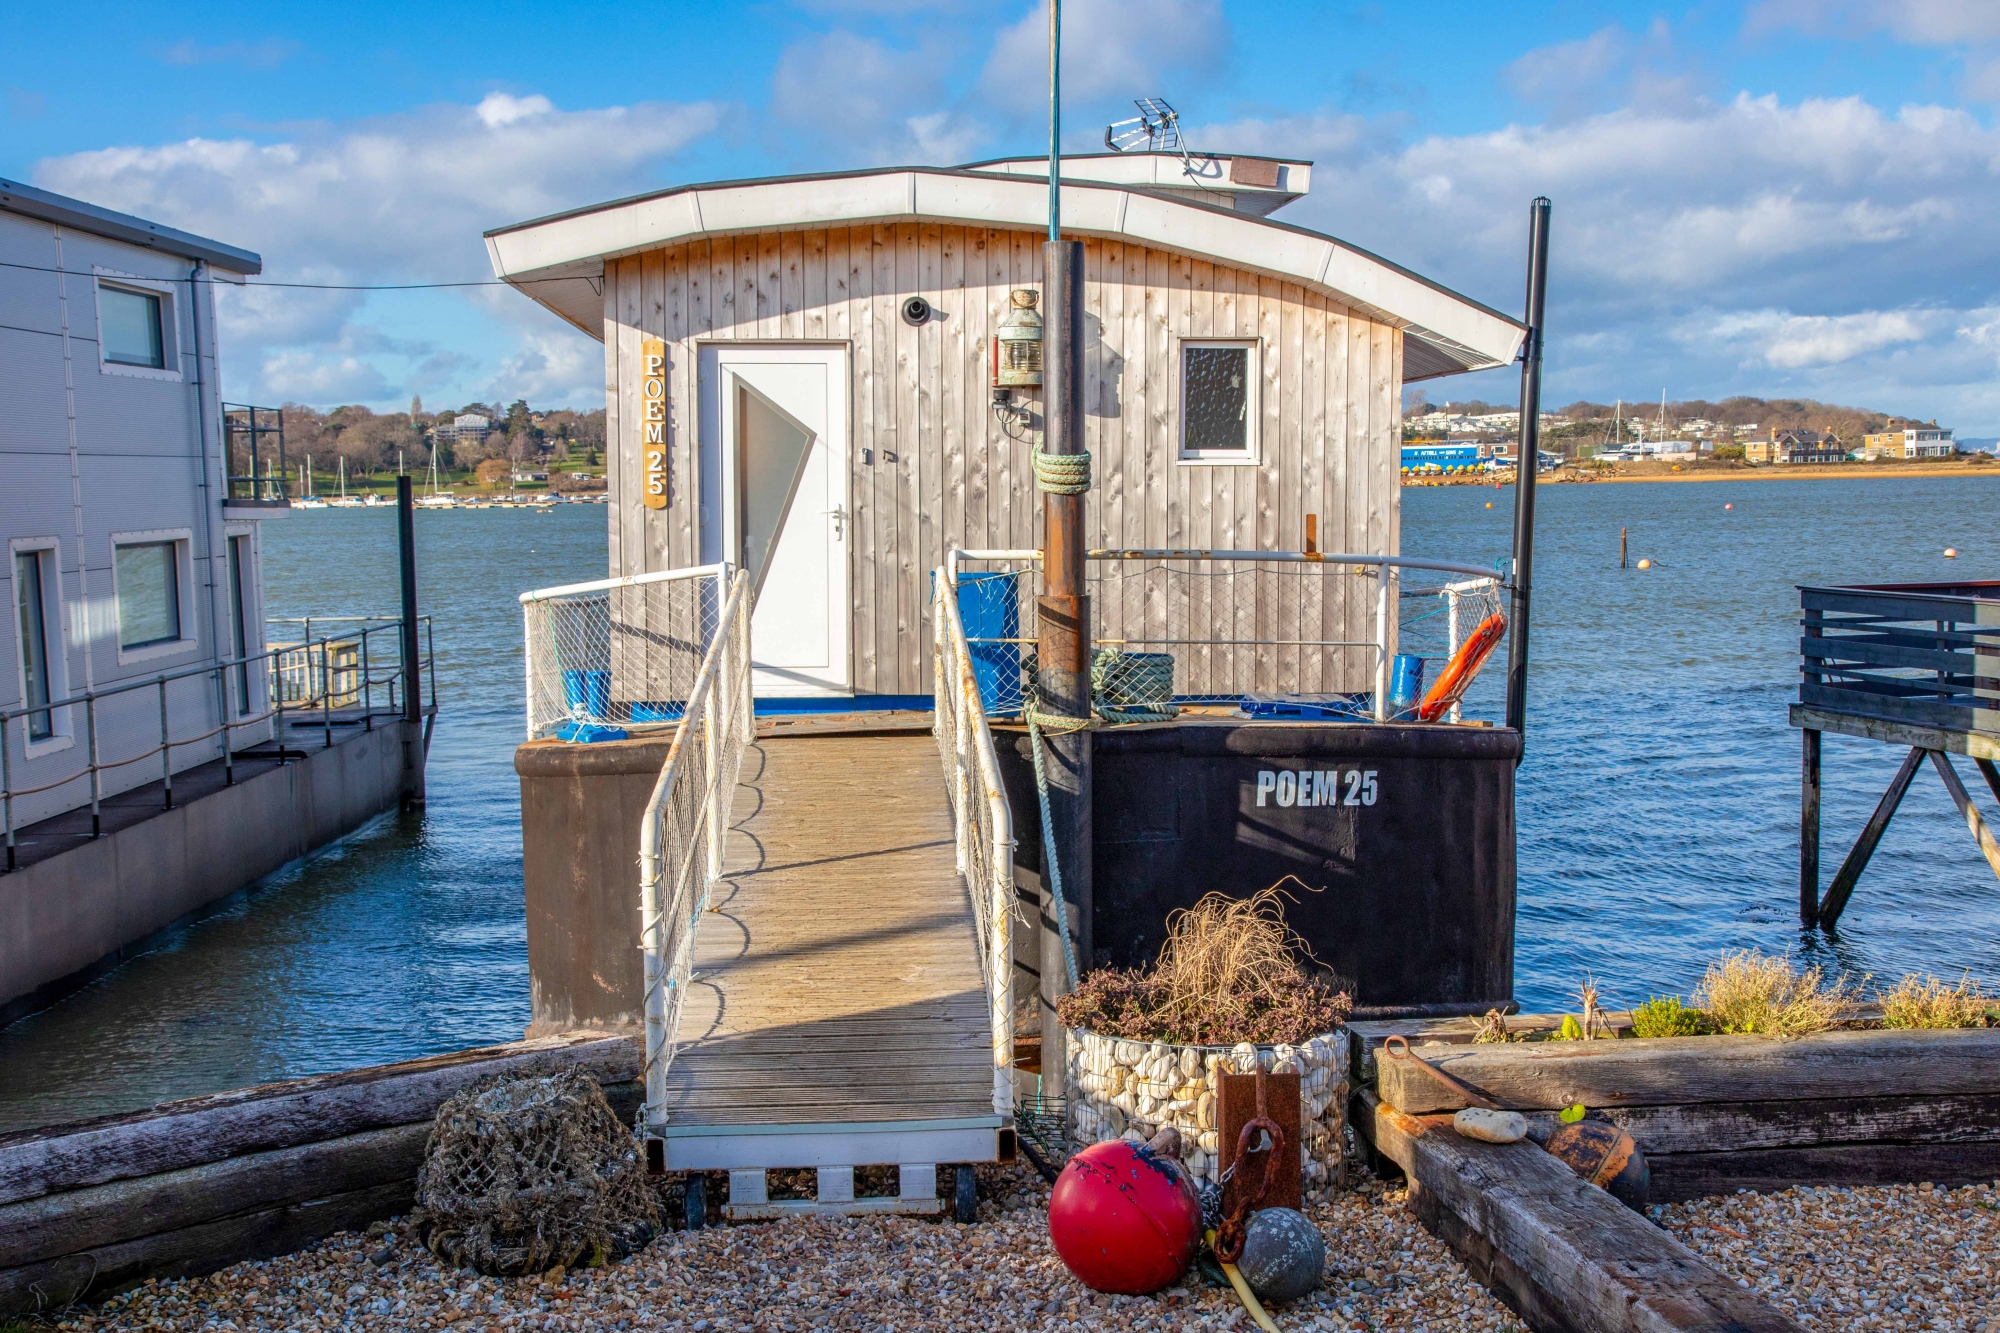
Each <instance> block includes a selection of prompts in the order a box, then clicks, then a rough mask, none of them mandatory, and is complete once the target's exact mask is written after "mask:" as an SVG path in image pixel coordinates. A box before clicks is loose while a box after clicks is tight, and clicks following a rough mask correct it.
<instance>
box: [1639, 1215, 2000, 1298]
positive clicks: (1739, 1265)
mask: <svg viewBox="0 0 2000 1333" xmlns="http://www.w3.org/2000/svg"><path fill="white" fill-rule="evenodd" d="M1653 1213H1654V1216H1655V1218H1656V1219H1657V1220H1658V1221H1660V1222H1661V1223H1662V1224H1663V1225H1664V1226H1665V1227H1666V1228H1667V1230H1669V1231H1671V1232H1672V1233H1673V1234H1674V1235H1676V1236H1678V1237H1680V1239H1681V1240H1682V1241H1684V1242H1685V1243H1686V1244H1687V1246H1688V1248H1690V1249H1692V1250H1694V1251H1695V1252H1696V1253H1697V1254H1699V1255H1701V1256H1702V1257H1703V1258H1704V1259H1706V1260H1708V1262H1709V1263H1711V1264H1713V1265H1714V1266H1715V1267H1716V1268H1718V1269H1720V1270H1722V1271H1723V1272H1724V1273H1727V1274H1728V1275H1729V1276H1731V1277H1733V1278H1735V1279H1736V1280H1737V1281H1739V1282H1742V1283H1744V1284H1745V1285H1747V1286H1751V1287H1754V1288H1756V1289H1757V1290H1758V1291H1759V1292H1762V1293H1763V1295H1764V1297H1765V1299H1766V1300H1768V1301H1769V1302H1770V1303H1771V1304H1773V1305H1775V1306H1777V1307H1778V1308H1780V1309H1782V1310H1785V1311H1786V1312H1788V1313H1789V1314H1791V1316H1792V1317H1793V1318H1795V1319H1797V1320H1798V1321H1799V1323H1801V1324H1803V1325H1805V1326H1806V1327H1807V1328H1813V1329H1828V1330H1836V1329H1837V1330H1842V1331H1843V1333H1844V1331H1845V1330H1849V1329H1855V1330H1864V1329H1891V1328H1893V1329H1910V1330H1917V1329H1951V1330H1965V1331H1966V1333H2000V1187H1996V1186H1994V1185H1972V1186H1967V1187H1965V1188H1963V1189H1943V1188H1934V1187H1932V1186H1930V1185H1883V1186H1870V1187H1865V1188H1854V1189H1810V1188H1805V1187H1798V1188H1794V1189H1788V1190H1785V1191H1784V1192H1783V1193H1779V1194H1749V1193H1744V1194H1726V1195H1720V1196H1717V1197H1715V1198H1708V1199H1697V1200H1695V1201H1694V1202H1692V1203H1684V1204H1674V1205H1671V1206H1668V1207H1664V1208H1656V1209H1654V1210H1653Z"/></svg>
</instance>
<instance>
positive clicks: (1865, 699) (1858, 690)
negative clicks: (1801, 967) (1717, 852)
mask: <svg viewBox="0 0 2000 1333" xmlns="http://www.w3.org/2000/svg"><path fill="white" fill-rule="evenodd" d="M1799 595H1800V622H1801V625H1800V628H1801V632H1802V633H1801V639H1800V644H1799V652H1800V667H1799V669H1800V673H1801V677H1802V678H1801V680H1800V683H1799V702H1798V703H1796V704H1794V705H1792V709H1791V724H1792V725H1793V726H1795V727H1797V728H1799V730H1800V735H1801V737H1802V738H1803V745H1802V753H1801V763H1800V773H1799V920H1800V923H1801V924H1802V925H1804V926H1806V927H1808V928H1811V927H1813V926H1818V927H1820V928H1822V929H1832V928H1833V927H1834V926H1835V925H1836V924H1837V923H1838V922H1839V920H1840V915H1841V913H1842V912H1843V911H1845V910H1846V908H1847V903H1848V900H1849V899H1850V898H1851V897H1852V896H1853V894H1854V888H1855V885H1856V884H1858V883H1859V882H1860V879H1861V874H1862V872H1863V871H1864V870H1866V869H1867V868H1868V861H1869V859H1870V858H1871V857H1872V856H1873V855H1874V854H1875V848H1876V846H1877V845H1878V844H1879V843H1880V842H1881V841H1882V834H1883V833H1884V832H1885V831H1886V830H1887V829H1888V827H1889V821H1890V820H1891V819H1893V818H1894V817H1895V814H1896V810H1897V808H1898V807H1899V806H1900V805H1901V804H1902V802H1903V797H1904V795H1905V794H1906V793H1907V792H1908V791H1909V789H1910V784H1911V783H1912V782H1914V781H1915V780H1916V776H1917V770H1918V769H1920V768H1922V767H1923V766H1924V765H1925V763H1926V762H1928V763H1929V765H1930V766H1931V767H1932V768H1934V769H1935V770H1936V771H1937V775H1938V777H1939V778H1940V779H1941V780H1942V781H1943V783H1944V785H1945V790H1946V791H1947V792H1949V793H1950V794H1951V799H1952V803H1953V804H1954V805H1956V806H1957V807H1958V812H1959V815H1960V816H1961V817H1962V818H1963V819H1964V820H1965V825H1966V830H1967V832H1969V833H1970V834H1971V835H1972V838H1973V841H1974V842H1975V843H1977V844H1978V846H1979V850H1980V852H1981V854H1983V855H1984V856H1985V858H1986V861H1987V864H1989V865H1990V866H1992V867H1993V873H1994V874H1995V875H2000V841H1996V839H1995V837H1994V834H1993V831H1992V828H1991V827H1990V826H1989V825H1988V824H1987V822H1986V819H1985V817H1984V816H1983V815H1982V814H1981V813H1980V811H1979V806H1978V804H1977V803H1976V802H1975V801H1974V800H1973V798H1972V795H1971V793H1970V792H1968V791H1967V790H1966V787H1965V783H1964V782H1963V781H1962V780H1961V779H1960V777H1959V775H1958V771H1957V769H1956V768H1955V767H1954V766H1953V765H1952V761H1951V756H1952V755H1954V754H1957V755H1963V756H1964V757H1966V758H1968V759H1970V760H1971V761H1972V762H1973V765H1974V766H1975V767H1976V768H1977V769H1978V770H1979V773H1980V775H1981V776H1982V777H1984V778H1985V779H1986V785H1987V786H1988V787H1989V788H1990V789H1991V790H1992V792H1993V795H1994V798H1995V799H1996V800H2000V767H1996V765H1995V761H1996V760H2000V582H1981V583H1919V584H1882V585H1874V586H1861V587H1847V588H1801V589H1800V590H1799ZM1829 731H1830V732H1833V733H1834V734H1836V735H1844V736H1857V737H1862V738H1864V739H1867V740H1874V741H1880V742H1882V743H1883V744H1885V745H1890V746H1894V747H1897V748H1904V747H1907V753H1905V755H1904V757H1903V762H1902V765H1901V767H1900V768H1898V769H1897V771H1896V775H1895V777H1894V778H1892V779H1891V780H1890V783H1889V787H1888V790H1887V791H1885V792H1884V793H1883V794H1882V799H1881V800H1880V801H1879V802H1878V803H1877V804H1876V807H1875V811H1874V813H1873V814H1872V815H1870V816H1869V819H1868V823H1867V824H1866V825H1865V826H1864V827H1863V829H1862V831H1861V836H1860V837H1859V838H1858V839H1856V841H1855V843H1854V846H1853V848H1852V849H1851V850H1849V852H1848V853H1847V856H1846V857H1845V859H1843V860H1842V862H1841V864H1840V869H1839V870H1837V871H1835V872H1834V876H1833V881H1832V883H1830V884H1829V885H1828V886H1827V888H1826V892H1825V893H1824V895H1822V894H1821V892H1820V887H1819V881H1820V872H1819V842H1820V836H1819V835H1820V747H1821V736H1822V734H1823V733H1826V732H1829Z"/></svg>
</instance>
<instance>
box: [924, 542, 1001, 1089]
mask: <svg viewBox="0 0 2000 1333" xmlns="http://www.w3.org/2000/svg"><path fill="white" fill-rule="evenodd" d="M937 589H938V596H937V602H938V610H937V614H935V615H934V616H932V617H931V620H932V625H933V635H934V648H935V651H934V652H933V653H932V654H931V660H932V664H933V665H932V670H933V672H934V682H933V683H934V690H933V693H934V695H935V698H936V709H935V711H934V712H933V714H932V722H931V727H932V732H933V734H934V735H935V736H936V737H937V744H938V757H939V758H940V759H941V760H942V761H943V763H944V774H945V788H946V791H947V793H948V794H949V796H950V798H951V811H952V827H953V835H954V838H955V840H956V842H957V847H958V871H959V874H960V875H962V876H963V877H964V879H965V887H966V892H967V894H968V895H969V896H970V897H971V899H972V910H973V916H974V920H975V922H976V923H977V926H978V930H979V967H980V971H981V973H982V974H983V975H984V976H985V979H986V1003H987V1011H988V1016H989V1018H990V1020H991V1024H992V1035H993V1110H994V1112H995V1114H998V1115H1002V1116H1006V1115H1012V1114H1013V1111H1014V1072H1013V1071H1014V942H1013V940H1014V936H1013V921H1014V917H1013V900H1014V816H1013V812H1012V810H1011V809H1010V808H1009V807H1008V804H1007V789H1006V787H1005V786H1003V785H1002V784H1001V781H1000V760H999V757H998V755H997V754H996V753H995V751H994V748H993V730H992V728H991V727H990V726H989V725H988V724H987V720H986V709H985V706H984V704H983V703H982V702H981V701H980V697H979V681H978V679H977V677H976V676H975V675H974V673H973V670H972V656H971V650H970V648H969V647H968V645H967V643H966V638H965V624H964V621H963V620H961V619H960V617H959V612H958V583H957V580H956V578H955V577H953V576H951V574H950V573H949V572H948V571H947V570H939V571H938V573H937Z"/></svg>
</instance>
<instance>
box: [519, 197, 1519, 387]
mask: <svg viewBox="0 0 2000 1333" xmlns="http://www.w3.org/2000/svg"><path fill="white" fill-rule="evenodd" d="M1062 206H1063V224H1064V225H1063V229H1064V231H1066V232H1069V233H1071V234H1073V235H1077V234H1080V235H1090V236H1099V237H1104V238H1107V239H1121V240H1132V241H1138V242H1141V243H1143V244H1146V245H1153V246H1158V247H1160V248H1162V249H1167V250H1176V251H1180V252H1183V253H1192V254H1198V255H1204V256H1207V257H1209V258H1211V259H1214V260H1216V261H1218V262H1221V263H1225V264H1228V265H1231V266H1232V267H1238V268H1245V269H1254V270H1259V271H1262V272H1265V273H1270V274H1274V275H1276V276H1278V277H1281V278H1288V279H1290V280H1292V281H1294V282H1298V283H1301V284H1303V285H1305V286H1307V287H1311V288H1315V289H1318V290H1321V291H1324V292H1326V293H1327V294H1328V295H1331V296H1332V297H1334V298H1335V299H1337V300H1339V301H1340V302H1341V303H1342V304H1343V305H1347V306H1351V307H1355V308H1357V309H1359V310H1361V311H1362V312H1364V313H1366V314H1369V315H1370V316H1373V317H1379V318H1381V319H1382V320H1383V321H1384V322H1386V323H1390V324H1394V325H1397V326H1399V327H1402V328H1404V329H1405V330H1406V331H1408V332H1409V333H1411V334H1412V335H1414V336H1416V337H1420V338H1426V339H1427V340H1429V341H1432V342H1434V343H1435V344H1436V345H1438V346H1439V347H1441V348H1444V349H1447V350H1450V351H1455V352H1457V351H1462V352H1467V353H1470V354H1471V359H1472V360H1473V362H1474V364H1471V365H1469V366H1468V367H1467V368H1468V369H1484V368H1485V367H1487V366H1497V365H1505V364H1506V363H1508V362H1510V361H1512V360H1513V359H1514V356H1515V354H1516V353H1517V352H1519V350H1520V347H1521V341H1522V338H1523V336H1524V335H1523V333H1522V331H1521V329H1520V328H1519V326H1517V325H1516V324H1514V323H1513V322H1512V321H1511V320H1508V319H1505V318H1503V317H1500V316H1497V315H1494V314H1492V313H1490V312H1488V311H1486V310H1484V309H1482V308H1480V307H1478V306H1476V305H1473V304H1472V303H1470V302H1468V301H1465V300H1463V299H1461V298H1459V297H1456V296H1454V295H1452V294H1451V293H1449V292H1446V291H1443V290H1441V289H1439V288H1436V287H1433V286H1431V285H1429V284H1428V283H1425V282H1423V281H1421V280H1419V279H1417V278H1415V277H1413V276H1411V275H1409V274H1407V273H1404V272H1402V271H1400V270H1398V269H1396V268H1395V267H1393V266H1392V265H1389V264H1387V263H1384V262H1383V261H1381V260H1379V259H1376V258H1374V257H1373V256H1370V255H1367V254H1363V253H1361V252H1360V251H1357V250H1353V249H1350V248H1348V247H1347V246H1344V245H1342V244H1340V242H1338V241H1336V240H1335V239H1333V238H1332V237H1330V236H1324V235H1320V234H1318V233H1315V232H1306V231H1300V230H1297V229H1294V228H1291V227H1286V226H1282V225H1277V224H1273V223H1268V222H1265V221H1264V220H1262V219H1260V218H1256V217H1252V216H1250V215H1247V214H1237V213H1230V212H1225V211H1222V210H1219V209H1209V208H1201V207H1196V206H1194V205H1191V204H1188V203H1185V202H1182V201H1180V200H1178V199H1174V198H1171V197H1163V196H1159V195H1153V194H1144V193H1136V192H1134V191H1132V190H1128V189H1124V188H1121V187H1118V186H1109V185H1088V184H1078V183H1074V182H1070V183H1065V184H1064V185H1063V187H1062ZM1047 210H1048V187H1047V185H1046V184H1045V183H1044V182H1042V181H1039V180H1035V179H1033V178H1030V177H1015V176H1007V175H1002V174H1000V173H985V174H982V173H965V172H948V171H940V172H926V171H901V172H882V173H876V174H867V175H856V176H846V177H832V178H828V177H818V178H813V179H804V180H773V181H753V182H749V183H745V184H740V185H723V186H716V187H713V188H708V189H693V190H686V191H682V192H680V193H678V194H672V195H663V196H658V197H655V198H651V199H640V200H636V201H634V202H632V203H628V204H620V205H617V206H615V207H611V208H604V209H598V210H595V211H593V212H588V213H580V214H573V215H571V216H568V217H560V218H553V219H551V220H549V221H548V222H545V223H541V224H538V225H535V226H531V227H524V228H521V229H518V230H515V231H506V232H501V233H499V234H497V235H493V236H489V237H487V238H486V243H487V253H488V255H489V257H490V258H491V259H492V261H493V271H494V274H495V275H496V276H498V277H500V278H502V279H507V280H514V281H518V280H520V279H523V278H546V277H569V276H574V277H576V278H578V279H579V280H582V279H585V278H587V277H590V276H595V275H597V274H601V273H602V271H603V261H604V260H606V259H611V258H616V257H619V256H622V255H627V254H634V253H638V252H640V251H643V250H650V249H655V248H657V247H660V246H663V245H673V244H677V243H680V242H683V241H688V240H695V239H699V238H701V237H705V236H721V235H731V234H742V233H751V232H760V231H799V230H806V229H812V228H819V227H836V226H854V225H860V224H864V223H870V222H893V221H901V220H904V219H907V218H912V217H922V218H925V219H930V220H935V221H939V222H950V223H956V224H968V225H975V226H995V227H1019V228H1036V227H1040V226H1041V225H1042V224H1043V223H1044V222H1045V221H1046V220H1047V217H1048V211H1047ZM553 285H554V284H539V283H523V284H522V287H523V290H524V291H526V292H527V293H528V294H529V295H530V296H534V297H535V298H536V299H537V300H539V301H541V303H542V304H544V305H548V306H549V307H550V308H551V309H554V310H556V311H557V313H559V314H561V315H562V316H563V318H564V319H566V320H568V321H569V322H570V323H572V324H575V325H576V326H577V327H578V328H582V329H584V331H585V332H587V333H591V334H592V335H593V336H595V337H598V338H602V336H603V334H602V330H601V329H592V328H590V327H589V326H588V323H587V322H586V320H585V319H584V318H583V317H582V316H581V312H580V311H572V310H564V309H562V308H561V307H560V306H558V305H557V303H556V302H555V300H554V299H553V298H554V297H555V296H556V295H557V293H555V292H552V291H538V290H537V289H538V287H542V286H553ZM562 286H563V287H564V288H567V287H568V286H569V284H567V283H565V284H562Z"/></svg>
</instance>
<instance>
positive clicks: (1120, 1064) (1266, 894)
mask: <svg viewBox="0 0 2000 1333" xmlns="http://www.w3.org/2000/svg"><path fill="white" fill-rule="evenodd" d="M1283 897H1284V895H1282V894H1280V893H1279V892H1278V891H1277V890H1276V889H1275V888H1270V889H1265V890H1264V891H1263V892H1261V893H1256V894H1253V895H1251V896H1250V897H1248V898H1230V897H1228V896H1226V895H1224V894H1220V893H1211V894H1208V895H1207V896H1205V897H1204V898H1202V900H1201V901H1200V902H1198V903H1196V904H1195V905H1194V906H1193V907H1191V908H1189V909H1187V910H1186V911H1181V912H1176V913H1174V914H1173V915H1172V916H1170V917H1168V918H1167V922H1166V926H1167V931H1166V936H1167V937H1166V942H1165V943H1164V944H1163V945H1162V946H1161V948H1160V956H1159V959H1158V961H1157V962H1155V963H1154V964H1153V966H1151V967H1150V968H1145V969H1140V970H1135V971H1119V970H1116V969H1110V968H1106V969H1101V970H1099V971H1096V972H1093V973H1091V974H1090V975H1089V976H1087V977H1085V978H1083V980H1082V982H1081V984H1079V985H1078V986H1077V988H1076V990H1075V991H1074V992H1072V993H1071V994H1069V995H1065V996H1063V997H1062V998H1061V1000H1060V1001H1058V1005H1057V1008H1058V1012H1059V1014H1060V1015H1061V1018H1062V1021H1063V1024H1064V1026H1065V1027H1066V1028H1068V1030H1069V1031H1068V1041H1067V1047H1068V1050H1067V1061H1068V1074H1069V1079H1068V1083H1067V1086H1068V1088H1069V1089H1070V1110H1069V1132H1070V1135H1071V1136H1072V1137H1073V1138H1075V1139H1076V1140H1077V1141H1078V1142H1080V1143H1101V1142H1103V1141H1105V1140H1106V1139H1115V1138H1133V1139H1139V1140H1145V1139H1149V1138H1151V1137H1152V1136H1153V1135H1154V1133H1156V1132H1157V1131H1158V1130H1160V1129H1162V1128H1164V1127H1167V1126H1172V1127H1173V1128H1174V1129H1177V1130H1179V1131H1180V1133H1181V1138H1182V1141H1183V1142H1184V1143H1186V1144H1188V1145H1189V1149H1188V1151H1187V1154H1186V1157H1185V1158H1184V1160H1185V1161H1186V1163H1187V1165H1188V1167H1189V1168H1190V1169H1191V1170H1192V1171H1193V1173H1194V1174H1195V1176H1196V1177H1198V1178H1199V1179H1203V1180H1211V1181H1213V1180H1217V1179H1218V1177H1219V1175H1220V1163H1219V1162H1218V1161H1217V1151H1218V1149H1219V1147H1220V1143H1219V1139H1218V1132H1219V1131H1218V1120H1217V1114H1216V1094H1217V1089H1218V1087H1219V1080H1218V1078H1217V1074H1218V1073H1219V1072H1228V1073H1239V1074H1250V1073H1255V1072H1256V1069H1257V1066H1258V1064H1260V1063H1261V1064H1262V1065H1263V1067H1264V1068H1265V1069H1266V1070H1267V1071H1270V1072H1273V1073H1297V1074H1298V1075H1299V1076H1300V1079H1299V1086H1300V1096H1301V1098H1302V1105H1301V1106H1300V1131H1301V1134H1300V1137H1301V1138H1302V1139H1303V1140H1304V1141H1303V1142H1302V1143H1301V1144H1300V1145H1299V1152H1300V1161H1301V1165H1302V1167H1303V1176H1302V1181H1303V1184H1304V1185H1305V1187H1306V1188H1307V1189H1308V1190H1313V1191H1317V1190H1320V1189H1324V1188H1325V1187H1326V1186H1327V1185H1328V1184H1330V1183H1331V1182H1332V1181H1333V1180H1334V1179H1335V1178H1336V1177H1337V1176H1338V1174H1339V1171H1340V1164H1341V1160H1342V1156H1343V1152H1344V1147H1343V1141H1344V1137H1345V1136H1344V1134H1343V1130H1344V1128H1345V1115H1346V1108H1347V1068H1348V1063H1347V1041H1348V1036H1347V1031H1346V1028H1345V1023H1346V1019H1347V1014H1348V1010H1349V1008H1350V1006H1349V1004H1348V998H1347V996H1346V995H1345V994H1344V993H1341V992H1339V991H1336V990H1335V989H1334V988H1333V986H1332V985H1331V984H1330V982H1329V981H1328V979H1327V978H1326V976H1325V975H1324V974H1323V973H1322V972H1321V971H1320V970H1318V969H1317V968H1316V967H1309V966H1308V964H1309V963H1311V962H1312V955H1311V952H1310V951H1309V950H1308V949H1307V948H1306V946H1305V942H1304V941H1303V940H1301V939H1300V938H1299V937H1298V936H1297V935H1296V934H1294V933H1293V932H1292V930H1291V928H1290V927H1289V926H1287V925H1286V924H1285V917H1284V908H1283Z"/></svg>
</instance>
